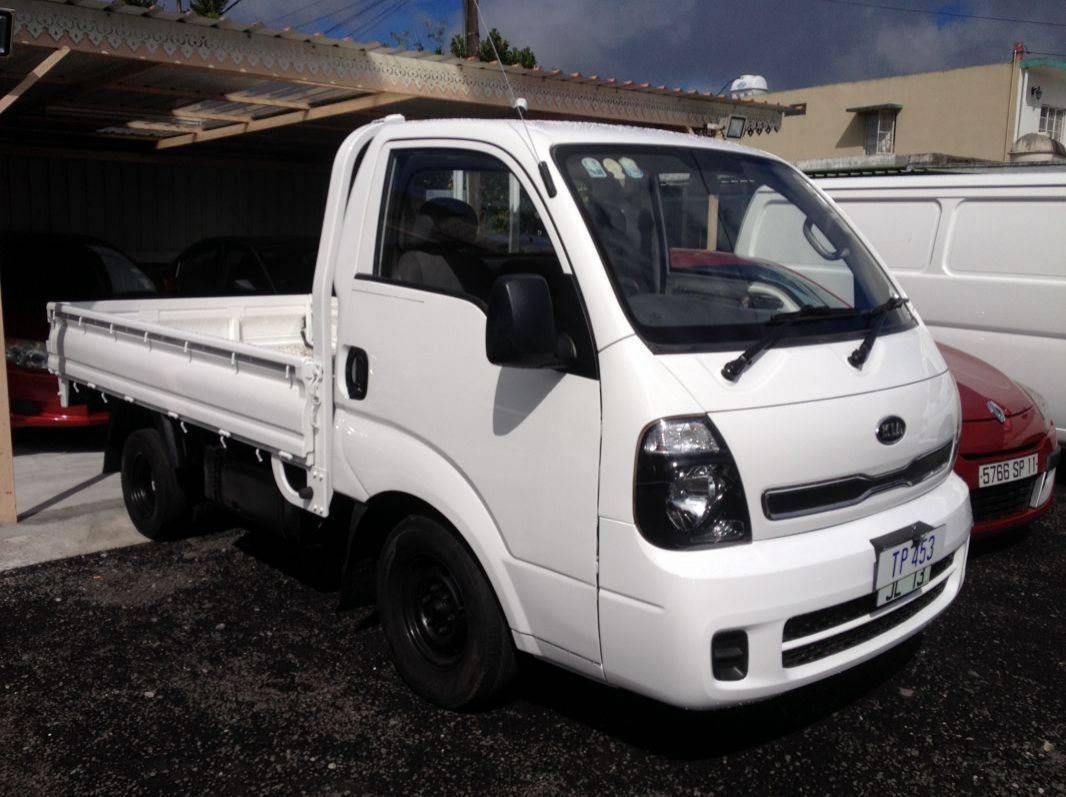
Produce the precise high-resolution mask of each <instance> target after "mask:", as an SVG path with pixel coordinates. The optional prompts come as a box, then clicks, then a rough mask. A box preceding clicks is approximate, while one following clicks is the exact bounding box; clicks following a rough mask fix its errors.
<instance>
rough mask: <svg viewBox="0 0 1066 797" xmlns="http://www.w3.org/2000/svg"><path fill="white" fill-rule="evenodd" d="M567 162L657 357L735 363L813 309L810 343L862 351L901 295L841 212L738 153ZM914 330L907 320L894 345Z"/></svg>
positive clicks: (892, 320)
mask: <svg viewBox="0 0 1066 797" xmlns="http://www.w3.org/2000/svg"><path fill="white" fill-rule="evenodd" d="M555 158H556V161H557V163H558V165H559V167H560V170H561V171H562V173H563V175H564V176H565V179H566V182H567V184H568V186H569V188H570V190H571V192H572V193H573V194H574V197H575V199H576V200H577V203H578V205H579V206H580V207H581V209H582V212H583V214H584V217H585V221H586V223H587V224H588V227H589V229H590V230H591V232H592V235H593V238H594V239H595V241H596V244H597V246H598V247H599V250H600V254H601V256H602V258H603V261H604V263H605V264H606V265H607V269H608V272H609V273H610V276H611V279H612V281H613V283H614V286H615V289H616V291H617V293H618V295H619V297H620V298H621V300H622V303H623V305H624V307H625V309H626V312H627V314H628V315H629V317H630V320H631V321H632V322H633V324H634V326H635V328H636V331H637V332H638V333H639V334H640V335H641V336H642V337H643V338H644V340H645V341H646V342H647V343H648V344H650V345H652V346H653V347H655V348H656V349H657V350H664V351H681V350H705V351H712V350H716V349H729V348H732V349H735V348H737V346H738V344H739V345H743V344H745V343H746V342H750V341H753V340H758V339H761V338H762V337H764V336H765V335H766V334H767V332H768V330H769V329H770V328H771V327H772V322H771V319H772V318H774V317H775V316H776V317H780V315H781V314H782V313H794V312H797V311H801V310H807V309H809V308H841V309H851V310H854V311H856V312H854V313H823V314H821V315H820V316H819V317H818V319H817V321H816V323H805V324H802V325H796V326H795V327H794V328H793V329H791V330H790V331H789V335H788V340H787V341H782V342H781V343H779V344H777V345H779V346H783V345H788V342H789V341H792V342H795V341H796V340H802V339H804V338H806V339H808V340H809V339H810V338H811V337H815V336H817V337H825V336H843V337H849V336H850V337H860V336H862V335H863V334H864V330H865V329H866V327H867V326H868V324H869V316H868V315H867V314H865V313H863V312H862V311H864V310H869V309H872V308H874V307H877V306H879V305H882V304H884V303H885V302H886V301H888V300H889V299H890V298H891V297H892V296H893V295H894V289H893V286H892V284H891V283H890V282H889V280H888V278H887V277H886V276H885V274H884V272H883V271H882V270H881V267H880V266H879V265H878V264H877V262H876V261H875V260H874V258H873V257H872V256H871V255H870V253H869V251H868V250H867V249H866V248H865V247H864V246H863V245H862V243H861V242H860V241H859V240H858V239H857V238H856V236H855V235H854V234H853V233H852V231H851V230H850V228H849V227H848V225H847V224H846V223H845V222H844V221H843V220H842V219H841V217H840V216H839V214H838V213H837V212H836V211H835V209H834V208H833V207H831V206H830V205H829V203H827V202H826V201H825V200H824V199H822V197H821V196H820V195H819V194H818V193H817V192H816V191H814V190H813V189H812V188H811V187H810V186H809V185H808V184H807V183H806V181H805V180H804V179H803V178H802V177H800V176H799V175H798V174H797V173H795V172H794V171H793V170H792V169H790V168H788V167H787V166H785V165H784V164H781V163H778V162H776V161H773V160H770V159H768V158H762V157H759V156H757V155H746V154H742V153H738V152H734V151H730V150H714V149H709V148H707V149H704V148H697V147H691V148H685V147H635V146H629V147H626V146H610V145H603V146H595V145H593V146H577V145H574V146H563V147H558V148H556V150H555ZM914 323H915V322H914V320H913V317H912V316H911V315H910V313H909V312H908V311H907V310H906V309H902V308H894V309H892V311H891V312H890V313H889V314H888V315H887V317H886V318H885V319H884V322H883V323H882V326H881V333H882V334H887V333H890V332H893V331H898V330H900V329H904V328H907V327H909V326H911V325H913V324H914Z"/></svg>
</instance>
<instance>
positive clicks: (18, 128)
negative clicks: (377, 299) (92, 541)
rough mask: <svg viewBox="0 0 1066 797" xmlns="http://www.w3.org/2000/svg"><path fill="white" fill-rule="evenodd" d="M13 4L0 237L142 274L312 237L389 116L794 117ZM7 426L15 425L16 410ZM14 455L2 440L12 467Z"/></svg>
mask: <svg viewBox="0 0 1066 797" xmlns="http://www.w3.org/2000/svg"><path fill="white" fill-rule="evenodd" d="M6 5H7V6H8V7H10V8H11V9H12V11H13V28H12V31H13V36H12V52H11V54H10V55H9V56H8V57H7V58H3V59H0V231H2V230H43V231H48V232H57V233H78V234H89V235H93V236H96V237H98V238H101V239H103V240H105V241H108V242H109V243H112V244H115V245H117V246H118V247H119V248H120V249H123V250H125V251H126V252H128V253H129V254H130V255H131V256H132V257H133V259H134V260H136V261H138V262H140V263H142V264H145V265H159V264H165V263H169V262H170V260H171V259H172V258H173V257H174V255H175V254H177V252H179V251H180V250H181V249H182V248H184V247H185V246H187V245H188V244H190V243H192V242H194V241H196V240H198V239H200V238H204V237H208V236H214V235H224V234H232V235H249V236H250V235H261V234H265V233H271V234H292V235H314V234H317V231H318V225H319V223H320V217H321V211H322V207H323V205H324V201H325V193H326V185H327V181H328V170H329V165H330V161H331V157H332V154H333V152H334V151H335V149H336V147H337V145H338V144H339V143H340V141H341V140H342V139H343V138H344V137H345V135H346V134H347V133H348V132H350V131H351V130H352V129H354V128H356V127H358V126H360V125H362V124H365V123H366V122H368V121H370V120H372V119H375V118H379V117H381V116H383V115H385V114H392V113H399V114H403V115H405V116H407V117H408V118H425V117H442V116H461V117H503V116H511V115H512V114H513V113H514V111H513V110H512V109H511V105H512V100H511V97H512V95H514V96H520V97H524V98H525V99H526V101H527V103H528V108H529V115H530V116H531V117H532V118H538V119H545V118H547V119H563V118H569V119H573V118H577V119H587V120H596V121H610V122H624V123H629V124H637V125H651V126H658V127H669V128H674V129H680V130H691V131H699V132H710V133H711V134H716V133H720V131H725V130H730V131H731V132H732V133H734V134H739V135H741V136H743V137H745V138H747V137H748V136H752V137H755V136H757V135H759V134H770V133H772V132H774V131H776V130H779V129H780V126H781V122H782V118H783V116H784V115H785V114H786V113H787V112H788V110H789V109H786V108H784V107H781V106H775V105H768V104H766V103H763V102H758V101H752V100H731V99H728V98H725V97H721V96H717V95H713V94H707V93H701V92H698V91H687V90H682V89H677V88H668V87H666V86H657V87H656V86H651V85H649V84H647V83H636V82H633V81H621V80H616V79H614V78H601V77H598V76H596V75H591V76H586V75H581V74H576V73H574V74H568V73H564V72H562V71H560V70H550V71H549V70H542V69H532V70H530V69H524V68H522V67H505V68H501V67H500V65H498V64H496V63H492V64H488V63H482V62H479V61H476V60H464V59H457V58H453V57H451V56H439V55H433V54H431V53H427V52H414V51H403V50H397V49H394V48H389V47H385V46H382V45H380V44H376V43H361V42H356V41H352V40H350V39H331V38H327V37H326V36H323V35H320V34H309V33H306V32H301V31H295V30H288V29H286V30H273V29H270V28H267V27H266V26H264V25H262V24H261V23H255V24H249V23H244V22H235V21H231V20H228V19H225V18H222V19H209V18H205V17H199V16H197V15H196V14H193V13H191V12H189V13H175V12H171V11H165V10H162V9H159V8H143V7H140V6H132V5H126V4H125V3H124V2H122V0H114V2H109V1H108V0H69V2H62V1H50V0H8V3H7V4H6ZM745 134H746V135H745ZM752 143H757V141H753V142H752ZM0 387H2V386H0ZM2 392H3V394H4V399H5V404H6V390H3V391H2ZM0 416H2V419H3V420H2V421H0V424H3V425H5V426H6V423H7V418H8V412H7V407H6V406H3V407H0ZM7 440H8V434H7V430H6V429H0V441H2V447H3V448H5V449H6V452H5V454H6V456H4V457H3V459H8V458H9V455H10V446H9V445H8V444H7ZM11 485H12V481H11V479H10V477H9V475H8V476H5V471H4V469H3V467H2V466H0V504H2V506H0V509H4V508H5V507H6V508H8V509H10V512H9V513H7V512H5V513H4V514H3V517H2V518H0V521H3V520H7V521H9V520H11V519H13V517H14V508H13V503H14V502H13V489H12V486H11Z"/></svg>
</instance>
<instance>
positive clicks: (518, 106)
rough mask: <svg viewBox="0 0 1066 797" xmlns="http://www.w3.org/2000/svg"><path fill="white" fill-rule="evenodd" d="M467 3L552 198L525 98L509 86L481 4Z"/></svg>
mask: <svg viewBox="0 0 1066 797" xmlns="http://www.w3.org/2000/svg"><path fill="white" fill-rule="evenodd" d="M469 1H470V2H471V3H472V4H473V6H474V11H475V12H476V13H477V17H478V20H479V21H480V23H481V25H482V26H483V27H484V28H485V29H486V30H487V31H488V34H487V35H488V39H489V47H491V48H492V54H493V55H494V56H495V57H496V64H497V65H498V66H499V67H500V74H502V75H503V82H504V85H505V86H507V96H508V98H509V99H510V100H511V107H512V108H514V111H515V113H516V114H518V120H519V121H520V122H521V123H522V132H524V133H525V134H526V140H525V144H526V146H527V147H529V154H530V155H532V156H533V160H535V161H537V170H538V171H539V172H540V176H541V179H542V180H544V187H545V188H546V189H548V196H549V197H554V196H555V194H556V189H555V181H554V180H552V176H551V172H550V171H548V164H547V162H545V161H544V160H542V159H540V158H539V157H538V156H537V149H536V146H535V145H534V143H533V135H532V134H531V133H530V131H529V125H528V124H527V123H526V114H527V113H529V103H528V102H526V98H525V97H519V96H517V95H516V94H515V91H514V88H513V87H512V86H511V80H510V78H508V77H507V67H506V66H505V65H504V63H503V59H502V58H501V57H500V51H499V50H498V49H496V39H495V38H493V36H492V31H493V30H494V29H493V28H490V27H489V23H488V21H487V20H486V19H485V15H484V14H482V13H481V3H479V2H478V0H469ZM467 55H474V56H477V53H467Z"/></svg>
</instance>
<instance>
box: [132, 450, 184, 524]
mask: <svg viewBox="0 0 1066 797" xmlns="http://www.w3.org/2000/svg"><path fill="white" fill-rule="evenodd" d="M122 498H123V500H124V501H125V502H126V511H127V512H128V513H129V516H130V520H132V521H133V525H134V526H136V527H137V531H139V532H140V533H141V534H143V535H144V536H145V537H147V538H148V539H150V540H168V539H174V538H176V537H179V536H181V535H182V533H184V532H185V531H186V530H187V528H188V512H187V509H188V506H189V502H188V499H187V497H186V495H185V492H184V490H182V488H181V485H180V484H179V483H178V477H177V473H175V471H174V466H173V464H171V461H170V457H169V456H168V454H167V451H166V448H165V447H164V445H163V438H162V437H160V435H159V432H157V431H156V430H155V429H138V430H137V431H136V432H133V433H132V434H130V436H129V437H127V438H126V443H125V445H124V446H123V447H122Z"/></svg>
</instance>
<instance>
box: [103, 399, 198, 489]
mask: <svg viewBox="0 0 1066 797" xmlns="http://www.w3.org/2000/svg"><path fill="white" fill-rule="evenodd" d="M112 407H113V409H112V410H111V419H110V420H109V421H108V425H107V441H106V442H105V444H104V473H118V472H119V471H120V470H121V469H122V447H123V446H124V445H125V443H126V439H127V438H128V437H129V436H130V435H131V434H133V433H134V432H136V431H137V430H138V429H155V430H156V431H157V432H159V436H160V437H162V438H163V445H164V446H166V451H167V456H168V457H169V458H170V462H171V464H172V465H173V466H174V467H175V468H180V467H182V466H183V465H184V464H185V460H186V454H187V452H186V447H185V444H184V441H183V440H182V438H181V435H179V434H178V432H177V430H176V427H177V424H176V423H175V422H174V421H173V420H171V419H170V418H167V417H165V416H163V415H160V414H159V413H158V412H155V411H153V410H149V409H145V408H144V407H138V406H136V405H135V404H117V403H113V404H112Z"/></svg>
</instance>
